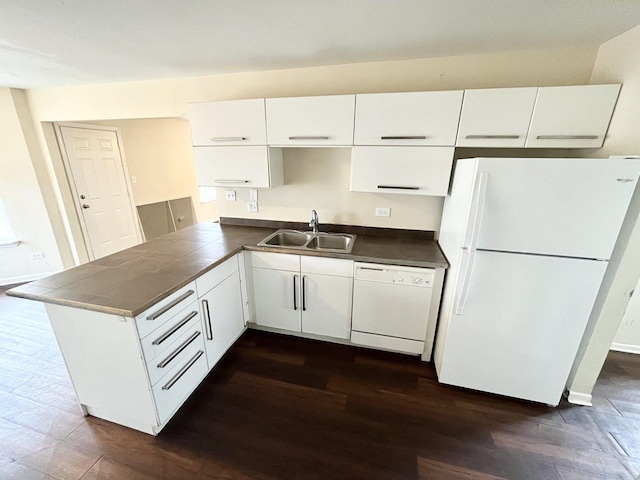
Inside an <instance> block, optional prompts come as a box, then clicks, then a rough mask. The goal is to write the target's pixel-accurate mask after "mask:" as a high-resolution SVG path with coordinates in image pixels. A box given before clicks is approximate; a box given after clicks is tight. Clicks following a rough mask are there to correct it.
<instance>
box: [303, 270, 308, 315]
mask: <svg viewBox="0 0 640 480" xmlns="http://www.w3.org/2000/svg"><path fill="white" fill-rule="evenodd" d="M306 278H307V277H306V275H302V311H303V312H306V311H307V302H306V301H305V291H304V290H305V288H304V280H305V279H306Z"/></svg>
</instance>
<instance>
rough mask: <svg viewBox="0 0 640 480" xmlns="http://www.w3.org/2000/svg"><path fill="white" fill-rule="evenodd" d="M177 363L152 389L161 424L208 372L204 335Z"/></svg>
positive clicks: (189, 347) (185, 351) (184, 352)
mask: <svg viewBox="0 0 640 480" xmlns="http://www.w3.org/2000/svg"><path fill="white" fill-rule="evenodd" d="M180 355H181V357H182V359H181V361H180V362H177V363H176V364H175V365H174V366H173V367H172V368H171V369H170V370H169V371H168V372H167V373H166V374H165V375H164V376H163V377H162V378H161V379H160V381H158V382H157V383H156V384H155V385H154V386H153V388H152V391H153V398H154V401H155V403H156V408H157V410H158V417H159V418H160V422H161V423H164V422H166V421H167V420H168V419H169V418H170V417H171V415H172V414H173V412H175V411H176V410H177V409H178V408H179V407H180V405H182V403H183V402H184V401H185V400H186V399H187V397H188V396H189V395H190V394H191V392H193V390H195V388H196V387H197V386H198V385H199V384H200V382H201V381H202V379H203V378H204V377H205V375H206V374H207V372H208V368H207V356H206V355H205V354H204V344H203V343H202V335H200V336H199V337H198V338H197V339H196V341H194V342H193V343H191V344H190V345H189V346H188V347H187V348H186V349H185V350H184V351H183V352H182V353H181V354H180Z"/></svg>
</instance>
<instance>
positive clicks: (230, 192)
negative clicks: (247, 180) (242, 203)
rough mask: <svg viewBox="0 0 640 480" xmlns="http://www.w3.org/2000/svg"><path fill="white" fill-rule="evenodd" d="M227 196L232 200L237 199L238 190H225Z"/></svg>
mask: <svg viewBox="0 0 640 480" xmlns="http://www.w3.org/2000/svg"><path fill="white" fill-rule="evenodd" d="M225 198H226V199H227V200H229V201H230V202H235V201H236V191H235V190H225Z"/></svg>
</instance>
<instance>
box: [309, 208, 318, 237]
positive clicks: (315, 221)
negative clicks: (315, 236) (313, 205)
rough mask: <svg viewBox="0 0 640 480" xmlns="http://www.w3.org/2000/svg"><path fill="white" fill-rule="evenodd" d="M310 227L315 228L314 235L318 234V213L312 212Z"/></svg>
mask: <svg viewBox="0 0 640 480" xmlns="http://www.w3.org/2000/svg"><path fill="white" fill-rule="evenodd" d="M309 226H310V227H311V228H313V233H318V212H316V211H315V210H311V221H310V222H309Z"/></svg>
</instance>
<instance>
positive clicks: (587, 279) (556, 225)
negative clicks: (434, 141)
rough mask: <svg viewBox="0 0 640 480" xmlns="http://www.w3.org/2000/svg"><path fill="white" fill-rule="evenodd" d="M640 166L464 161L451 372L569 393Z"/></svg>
mask: <svg viewBox="0 0 640 480" xmlns="http://www.w3.org/2000/svg"><path fill="white" fill-rule="evenodd" d="M639 174H640V161H639V160H637V159H635V160H634V159H558V158H553V159H549V158H475V159H463V160H458V162H457V165H456V168H455V173H454V179H453V184H452V188H451V194H450V195H449V196H448V197H447V198H446V199H445V204H444V211H443V217H442V226H441V230H440V237H439V240H438V241H439V243H440V245H441V247H442V249H443V251H444V253H445V255H446V256H447V259H448V260H449V263H450V265H451V266H450V268H449V270H448V271H447V275H446V280H445V286H444V291H443V298H442V304H441V309H440V318H439V323H438V332H437V338H436V346H435V350H434V362H435V365H436V371H437V374H438V379H439V381H440V382H442V383H445V384H450V385H457V386H461V387H467V388H471V389H475V390H481V391H485V392H491V393H496V394H500V395H506V396H510V397H515V398H522V399H526V400H532V401H536V402H542V403H546V404H549V405H557V404H558V403H559V402H560V399H561V396H562V393H563V391H564V388H565V384H566V381H567V377H568V375H569V371H570V369H571V366H572V364H573V361H574V358H575V356H576V353H577V350H578V347H579V345H580V341H581V339H582V336H583V334H584V331H585V327H586V325H587V321H588V319H589V315H590V313H591V310H592V308H593V304H594V301H595V298H596V295H597V293H598V290H599V288H600V284H601V282H602V279H603V276H604V272H605V270H606V268H607V263H608V260H609V258H610V256H611V252H612V250H613V247H614V244H615V242H616V239H617V237H618V233H619V231H620V227H621V225H622V222H623V220H624V217H625V214H626V211H627V208H628V206H629V202H630V200H631V196H632V194H633V192H634V189H635V186H636V183H637V181H638V175H639Z"/></svg>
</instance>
